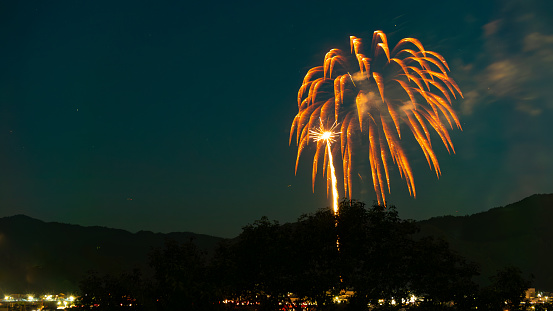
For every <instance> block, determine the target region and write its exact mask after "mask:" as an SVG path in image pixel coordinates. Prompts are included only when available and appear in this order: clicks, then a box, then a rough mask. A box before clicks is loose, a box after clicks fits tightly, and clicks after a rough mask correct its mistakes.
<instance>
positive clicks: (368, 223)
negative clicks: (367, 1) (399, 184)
mask: <svg viewBox="0 0 553 311" xmlns="http://www.w3.org/2000/svg"><path fill="white" fill-rule="evenodd" d="M417 232H418V227H417V226H416V225H415V224H414V222H412V221H406V220H401V219H399V217H398V213H397V211H396V209H395V207H394V206H388V207H383V206H379V205H376V204H375V205H373V206H372V207H371V208H366V207H365V204H364V203H362V202H357V201H353V200H344V201H342V202H341V204H340V214H339V215H334V214H333V213H332V211H330V210H329V209H321V210H318V211H317V212H315V213H313V214H308V215H303V216H301V217H300V219H299V220H298V222H296V223H294V224H286V225H280V224H279V223H278V222H276V221H270V220H269V219H268V218H266V217H263V218H261V219H260V220H257V221H255V222H254V223H253V224H249V225H247V226H245V227H244V228H243V230H242V233H241V234H240V235H239V236H238V238H237V239H235V240H233V241H224V242H223V243H221V244H220V245H219V247H218V248H217V250H216V251H215V252H214V253H213V254H212V256H210V257H208V256H206V254H205V253H204V252H203V251H201V250H200V249H199V248H198V247H197V246H196V245H195V244H194V243H193V241H189V242H186V243H180V242H176V241H173V240H168V241H167V242H166V244H165V247H164V248H163V249H162V248H156V249H154V250H153V251H152V252H151V254H150V265H151V268H152V269H153V271H154V274H153V275H154V276H153V280H152V281H151V283H145V282H144V281H143V280H142V279H141V276H140V275H137V274H132V275H124V276H121V277H119V278H110V277H105V278H99V277H98V276H96V275H94V274H91V275H89V277H88V278H87V279H86V280H84V281H83V282H82V284H81V292H82V294H83V304H84V305H87V306H90V305H95V304H96V305H99V306H101V308H105V309H98V310H111V309H109V308H110V307H111V306H116V305H117V304H119V305H121V304H123V303H122V302H121V301H120V299H123V298H121V297H131V299H133V301H134V302H135V305H134V306H135V308H136V310H141V309H140V308H143V309H145V310H226V309H229V310H230V309H236V308H238V309H243V310H284V309H290V310H291V309H296V310H299V309H301V308H302V305H303V306H305V304H307V303H316V305H317V306H316V310H346V309H347V310H368V309H371V310H400V309H401V308H409V310H415V309H417V310H471V309H475V308H476V307H478V309H485V310H488V309H489V310H495V308H497V307H501V306H505V303H504V301H508V303H509V306H510V307H511V310H515V309H516V307H517V306H518V305H519V304H520V301H521V297H522V295H523V293H524V290H525V289H527V287H528V286H529V283H528V282H527V281H525V280H524V279H523V278H522V277H520V271H519V270H516V269H515V268H507V269H505V270H501V271H499V272H498V273H497V275H496V276H495V277H494V278H493V286H490V287H489V288H485V289H483V290H481V291H480V292H479V289H478V287H477V285H476V284H475V283H474V282H473V277H474V276H476V275H478V267H477V266H476V265H475V264H474V263H471V262H468V261H467V260H466V259H464V258H463V257H461V256H460V255H459V254H457V253H455V252H453V251H452V250H451V249H450V248H449V245H448V244H447V243H446V242H445V241H443V240H439V239H436V238H429V237H426V238H418V237H417V238H415V236H416V233H417ZM133 278H134V279H133ZM128 284H133V286H131V287H129V286H128ZM106 293H107V294H106ZM112 293H115V294H112ZM413 295H416V296H418V297H420V298H422V302H421V303H419V304H418V305H417V306H413V305H406V304H404V302H405V301H407V300H409V299H410V298H411V297H412V296H413ZM337 296H341V297H342V298H343V297H347V303H344V302H342V303H341V304H336V303H335V297H337ZM118 299H119V300H118ZM125 299H127V298H125ZM224 300H232V301H233V302H232V303H226V304H225V303H222V302H223V301H224ZM125 302H128V301H125ZM237 303H246V304H247V303H249V304H250V305H249V306H239V307H238V306H237ZM501 303H503V305H502V304H501ZM252 304H253V305H252ZM314 308H315V307H311V309H314ZM486 308H487V309H486ZM133 310H135V309H133Z"/></svg>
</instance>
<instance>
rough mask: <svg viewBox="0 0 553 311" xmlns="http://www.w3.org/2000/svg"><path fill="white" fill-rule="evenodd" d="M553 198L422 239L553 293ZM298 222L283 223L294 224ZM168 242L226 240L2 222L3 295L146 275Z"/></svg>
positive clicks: (426, 227) (531, 200)
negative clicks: (517, 271) (509, 269)
mask: <svg viewBox="0 0 553 311" xmlns="http://www.w3.org/2000/svg"><path fill="white" fill-rule="evenodd" d="M552 220H553V194H536V195H533V196H530V197H528V198H525V199H523V200H521V201H519V202H516V203H513V204H509V205H507V206H504V207H497V208H493V209H491V210H489V211H486V212H482V213H478V214H474V215H470V216H443V217H435V218H431V219H428V220H424V221H419V222H417V223H418V225H419V226H420V228H421V231H420V233H419V234H418V236H429V235H431V236H436V237H440V238H443V239H445V240H446V241H448V242H449V244H450V245H451V247H452V249H454V250H455V251H457V252H458V253H459V254H460V255H462V256H464V257H466V258H467V259H468V260H471V261H474V262H476V263H478V264H479V265H480V266H481V272H482V275H481V277H480V278H479V281H480V283H485V282H486V280H487V278H488V277H489V276H490V275H493V274H494V273H495V272H496V271H497V270H498V269H500V268H503V267H505V266H509V265H514V266H517V267H519V268H521V270H522V271H523V273H524V275H525V276H529V275H531V274H532V275H533V276H534V280H533V281H534V282H533V284H534V286H535V287H536V288H538V289H540V290H547V291H552V290H553V265H551V262H553V226H552V225H551V223H552ZM294 225H295V224H285V226H294ZM166 239H173V240H176V241H177V242H187V241H190V240H193V241H194V243H196V244H197V245H198V246H199V247H200V248H201V249H203V250H204V251H205V252H207V253H208V254H209V253H212V252H213V251H214V250H215V248H216V246H217V244H218V243H219V242H220V241H223V240H225V239H223V238H220V237H214V236H209V235H202V234H195V233H191V232H174V233H166V234H165V233H153V232H149V231H140V232H137V233H130V232H128V231H125V230H120V229H111V228H105V227H98V226H94V227H83V226H79V225H70V224H63V223H56V222H44V221H41V220H37V219H33V218H31V217H28V216H24V215H16V216H10V217H4V218H0V292H3V294H13V293H21V294H26V293H35V294H41V293H59V292H64V293H75V292H76V291H77V289H78V282H79V280H81V279H83V277H84V276H85V275H86V274H87V273H88V271H91V270H93V271H97V272H99V273H100V274H119V273H121V272H129V271H131V270H132V269H134V268H139V269H141V270H142V271H143V272H144V274H145V275H148V273H150V272H151V270H150V268H149V267H148V254H149V253H150V252H151V250H152V249H153V248H160V247H163V246H164V243H165V241H166Z"/></svg>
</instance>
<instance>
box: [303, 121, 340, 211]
mask: <svg viewBox="0 0 553 311" xmlns="http://www.w3.org/2000/svg"><path fill="white" fill-rule="evenodd" d="M319 122H320V126H319V127H318V128H317V130H309V134H310V135H311V137H313V141H315V142H317V152H320V148H321V147H322V146H321V144H319V142H322V143H323V144H324V145H326V149H325V150H326V151H325V155H328V170H326V174H327V180H328V179H329V178H330V183H331V186H332V207H333V209H334V215H338V181H337V179H336V170H335V169H334V161H333V160H332V148H331V147H330V145H331V144H332V143H333V142H335V141H336V137H337V136H338V135H339V134H340V132H335V130H336V128H337V127H338V124H337V123H336V122H334V124H333V125H332V127H331V128H330V129H328V130H326V129H325V127H324V125H323V120H321V119H319ZM326 159H327V157H325V160H326ZM314 165H315V166H314V167H313V169H314V170H315V173H316V170H317V168H316V164H314ZM329 171H330V176H328V173H329ZM313 185H314V184H313Z"/></svg>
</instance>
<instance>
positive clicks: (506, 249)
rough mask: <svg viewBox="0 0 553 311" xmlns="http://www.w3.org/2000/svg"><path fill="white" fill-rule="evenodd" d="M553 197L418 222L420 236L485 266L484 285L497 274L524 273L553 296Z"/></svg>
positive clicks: (482, 271)
mask: <svg viewBox="0 0 553 311" xmlns="http://www.w3.org/2000/svg"><path fill="white" fill-rule="evenodd" d="M552 223H553V194H535V195H532V196H530V197H527V198H525V199H523V200H521V201H519V202H516V203H512V204H509V205H506V206H504V207H496V208H493V209H491V210H489V211H486V212H482V213H478V214H474V215H470V216H455V217H454V216H444V217H435V218H431V219H429V220H424V221H420V222H418V224H419V225H420V227H421V233H420V235H424V236H427V235H432V236H437V237H441V238H443V239H444V240H446V241H448V242H449V244H450V246H451V248H452V249H454V250H456V251H457V252H458V253H459V254H461V255H463V256H464V257H466V258H467V259H469V260H472V261H474V262H477V263H478V264H480V267H481V273H482V276H481V278H480V281H481V282H485V279H487V278H488V277H489V276H490V275H493V274H494V273H495V272H496V270H497V269H499V268H501V267H505V266H509V265H514V266H516V267H519V268H520V269H521V270H522V272H523V274H524V276H525V277H530V275H533V277H534V279H533V285H534V286H535V287H536V288H538V289H540V290H548V291H552V290H553V265H551V263H552V262H553V225H552Z"/></svg>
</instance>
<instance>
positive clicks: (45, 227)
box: [0, 215, 222, 294]
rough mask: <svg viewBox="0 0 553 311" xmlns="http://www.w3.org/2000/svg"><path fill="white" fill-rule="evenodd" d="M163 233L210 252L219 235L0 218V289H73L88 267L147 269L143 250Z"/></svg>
mask: <svg viewBox="0 0 553 311" xmlns="http://www.w3.org/2000/svg"><path fill="white" fill-rule="evenodd" d="M167 238H170V239H174V240H176V241H179V242H186V241H190V239H193V241H194V242H195V243H196V244H197V245H198V246H199V247H200V248H202V249H204V250H207V251H211V250H213V249H215V246H216V245H217V243H219V241H220V240H222V238H218V237H213V236H208V235H201V234H195V233H189V232H176V233H168V234H162V233H153V232H149V231H140V232H138V233H134V234H133V233H130V232H128V231H124V230H119V229H110V228H105V227H83V226H77V225H69V224H62V223H54V222H49V223H47V222H43V221H40V220H37V219H33V218H30V217H27V216H24V215H16V216H11V217H4V218H0V292H4V294H10V293H21V294H25V293H37V294H40V293H47V292H50V293H52V292H54V291H57V292H74V291H75V290H77V286H78V281H79V280H81V279H82V278H83V277H84V276H85V275H86V273H88V271H90V270H94V271H97V272H99V273H101V274H103V273H110V274H119V273H121V272H123V271H126V272H130V271H131V270H132V269H134V268H139V269H141V270H142V271H145V272H148V271H149V269H148V264H147V263H148V254H149V253H150V252H151V250H152V249H153V248H159V247H163V246H164V243H165V240H166V239H167Z"/></svg>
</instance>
